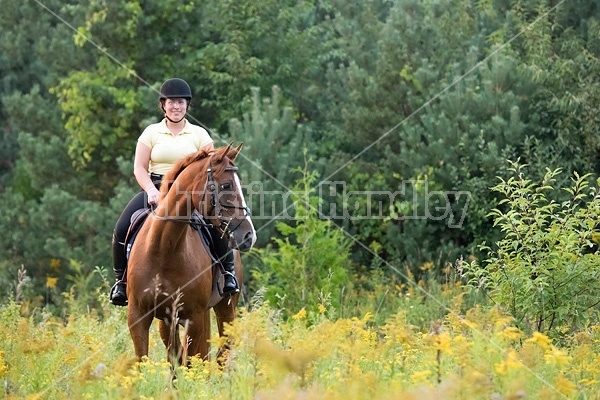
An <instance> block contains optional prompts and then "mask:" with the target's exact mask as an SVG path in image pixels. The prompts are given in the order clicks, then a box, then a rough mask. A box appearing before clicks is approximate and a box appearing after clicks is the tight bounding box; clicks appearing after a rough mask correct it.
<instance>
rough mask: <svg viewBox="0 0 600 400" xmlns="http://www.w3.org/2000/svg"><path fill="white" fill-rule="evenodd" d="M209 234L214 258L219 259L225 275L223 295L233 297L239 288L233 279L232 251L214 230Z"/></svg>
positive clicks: (234, 278) (225, 240)
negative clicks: (214, 253) (213, 249)
mask: <svg viewBox="0 0 600 400" xmlns="http://www.w3.org/2000/svg"><path fill="white" fill-rule="evenodd" d="M210 234H211V237H212V241H213V244H214V248H215V252H216V253H217V254H216V256H217V257H219V260H220V261H221V264H223V269H224V270H225V274H224V275H223V278H224V279H225V283H224V284H223V295H225V296H233V295H234V294H236V293H237V292H239V291H240V286H239V285H238V281H237V279H236V277H235V266H234V256H233V250H231V249H230V248H229V245H228V244H227V239H224V238H222V237H221V235H220V233H219V232H218V231H217V230H216V229H214V228H213V229H210Z"/></svg>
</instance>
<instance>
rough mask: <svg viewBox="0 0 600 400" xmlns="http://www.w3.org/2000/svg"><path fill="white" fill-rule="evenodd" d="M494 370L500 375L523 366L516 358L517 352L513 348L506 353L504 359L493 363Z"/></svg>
mask: <svg viewBox="0 0 600 400" xmlns="http://www.w3.org/2000/svg"><path fill="white" fill-rule="evenodd" d="M494 367H495V369H496V372H498V373H499V374H501V375H506V374H507V373H509V372H510V371H513V370H517V369H520V368H522V367H523V364H521V363H520V362H519V360H517V354H516V353H515V351H514V350H510V351H509V352H508V353H507V356H506V359H504V360H503V361H501V362H499V363H498V364H496V365H494Z"/></svg>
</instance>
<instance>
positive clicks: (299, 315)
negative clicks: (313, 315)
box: [292, 307, 306, 319]
mask: <svg viewBox="0 0 600 400" xmlns="http://www.w3.org/2000/svg"><path fill="white" fill-rule="evenodd" d="M292 318H293V319H303V318H306V308H304V307H302V310H300V311H298V313H297V314H296V315H293V316H292Z"/></svg>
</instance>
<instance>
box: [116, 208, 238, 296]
mask: <svg viewBox="0 0 600 400" xmlns="http://www.w3.org/2000/svg"><path fill="white" fill-rule="evenodd" d="M151 213H152V209H151V208H142V209H140V210H137V211H136V212H134V213H133V215H132V216H131V224H130V225H129V230H128V231H127V236H126V237H125V257H126V258H127V261H129V255H130V254H131V249H132V248H133V243H134V242H135V239H136V238H137V235H138V233H139V232H140V230H141V229H142V226H143V225H144V222H146V219H148V215H150V214H151ZM188 223H189V225H190V226H191V227H192V228H194V230H195V231H196V232H198V235H200V241H201V242H202V245H203V246H204V249H205V250H206V253H207V254H208V255H210V259H211V262H212V269H213V271H212V272H213V291H212V294H211V298H210V302H209V307H212V306H214V305H215V304H217V303H218V302H219V301H220V300H221V299H223V298H225V297H228V296H224V295H223V286H224V284H225V279H224V276H223V275H224V274H225V269H224V267H223V264H222V263H221V260H219V257H218V256H217V253H216V251H215V246H214V243H213V239H212V236H211V234H210V232H209V230H208V226H209V224H208V223H207V222H205V220H204V217H203V216H202V215H201V214H200V213H199V212H198V211H195V210H194V212H193V214H192V217H191V218H190V220H189V221H188ZM126 279H127V269H125V273H124V275H123V281H126Z"/></svg>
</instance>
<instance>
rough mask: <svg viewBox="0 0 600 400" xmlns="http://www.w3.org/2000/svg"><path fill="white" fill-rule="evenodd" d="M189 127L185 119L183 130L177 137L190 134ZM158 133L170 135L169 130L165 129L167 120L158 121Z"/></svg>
mask: <svg viewBox="0 0 600 400" xmlns="http://www.w3.org/2000/svg"><path fill="white" fill-rule="evenodd" d="M189 126H190V123H189V122H188V120H187V118H185V125H184V126H183V129H182V130H181V132H179V135H182V134H184V133H190V130H189ZM159 133H165V134H169V135H171V134H172V133H171V131H170V130H169V128H168V127H167V119H166V118H163V120H162V121H160V123H159Z"/></svg>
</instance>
